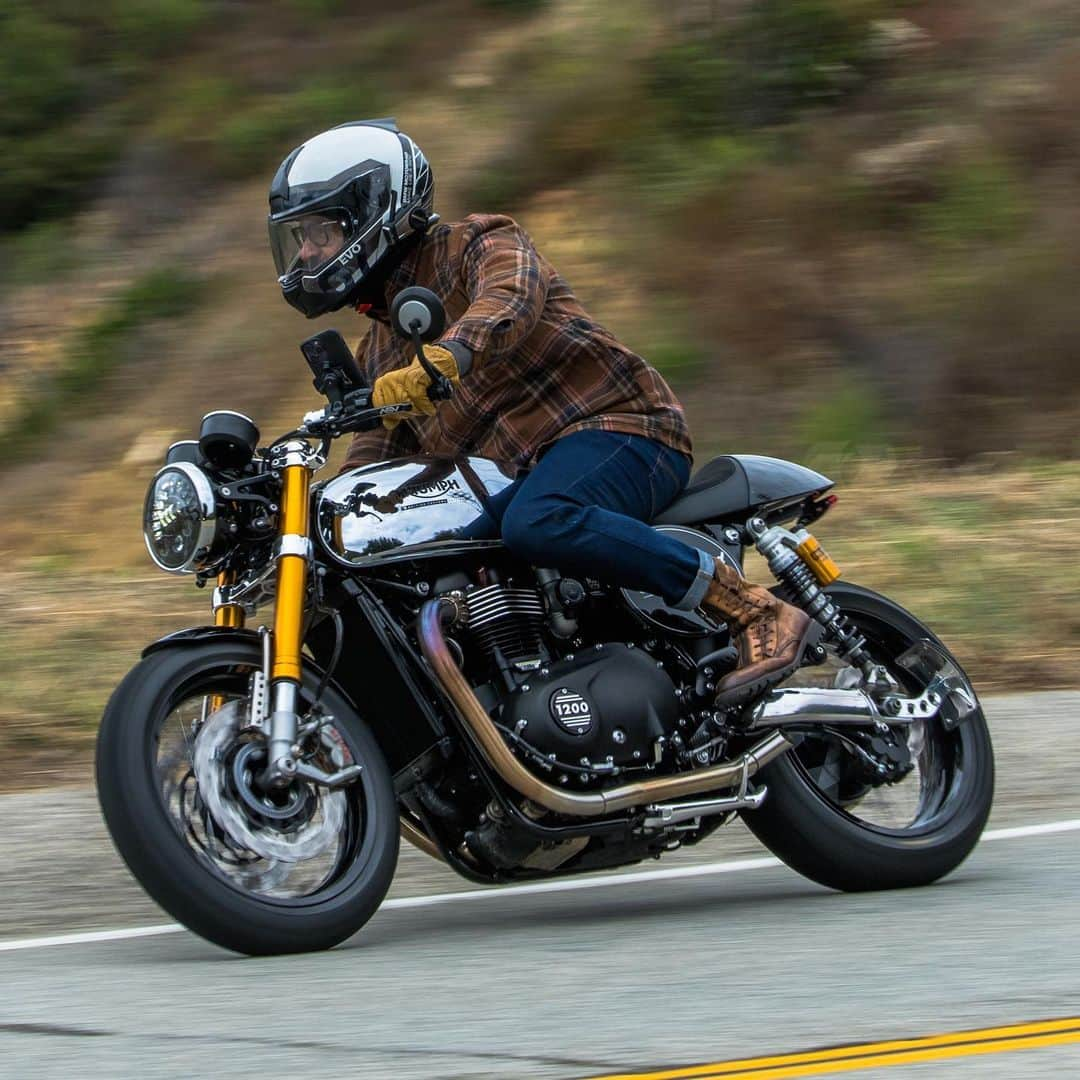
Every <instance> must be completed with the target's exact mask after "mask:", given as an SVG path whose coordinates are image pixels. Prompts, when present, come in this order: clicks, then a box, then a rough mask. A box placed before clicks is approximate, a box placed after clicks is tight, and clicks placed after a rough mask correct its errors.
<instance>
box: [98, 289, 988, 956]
mask: <svg viewBox="0 0 1080 1080" xmlns="http://www.w3.org/2000/svg"><path fill="white" fill-rule="evenodd" d="M391 320H392V323H393V325H394V327H395V330H396V331H397V332H399V333H401V334H403V335H404V336H406V337H407V338H409V339H411V341H412V343H413V346H414V348H415V349H416V352H417V355H418V356H419V357H420V358H421V362H422V363H423V364H424V366H425V370H426V371H427V372H428V374H429V376H430V377H431V380H432V382H431V391H430V392H431V395H432V397H433V399H435V400H439V399H441V398H444V397H446V396H448V395H449V393H450V392H451V387H450V384H449V383H448V382H447V381H446V380H445V379H444V378H443V377H442V376H441V375H440V374H439V372H438V371H437V370H436V369H435V368H434V367H433V366H432V365H430V363H429V362H428V361H427V359H426V357H424V351H423V344H424V342H425V341H427V342H430V341H433V340H435V339H436V338H437V337H438V336H439V334H440V333H441V332H442V330H443V328H444V321H445V314H444V312H443V310H442V307H441V304H440V302H439V300H438V298H437V297H436V296H435V295H434V294H433V293H430V292H429V291H427V290H424V289H420V288H411V289H406V290H404V291H403V292H402V293H401V294H399V295H398V297H397V298H396V299H395V302H394V305H393V307H392V310H391ZM301 349H302V351H303V353H304V356H305V358H306V359H307V361H308V363H309V365H310V367H311V369H312V372H313V376H314V385H315V387H316V389H317V390H318V391H319V392H320V393H321V394H323V395H324V396H325V398H326V400H327V404H326V405H325V406H324V407H322V408H320V409H318V410H315V411H313V412H310V413H308V414H307V416H306V417H305V418H304V421H303V423H302V424H301V425H300V426H299V427H298V428H297V429H296V430H295V431H292V432H289V433H288V434H286V435H284V436H282V437H281V438H279V439H276V440H274V441H273V442H272V443H270V444H269V445H268V446H266V447H263V448H259V432H258V429H257V428H256V426H255V424H254V423H253V422H252V421H251V420H250V419H249V418H248V417H246V416H243V415H241V414H238V413H233V412H224V411H222V412H214V413H210V414H209V415H207V416H206V417H205V418H204V419H203V422H202V426H201V430H200V437H199V439H198V440H197V441H196V440H188V441H184V442H180V443H176V444H174V445H173V446H172V447H170V448H169V451H168V454H167V456H166V460H165V464H164V465H163V467H162V468H161V469H160V470H159V471H158V472H157V474H156V475H155V477H154V478H153V480H152V482H151V485H150V488H149V491H148V494H147V498H146V503H145V510H144V533H145V539H146V545H147V549H148V551H149V554H150V556H151V557H152V559H153V561H154V562H155V563H156V564H157V565H158V566H159V567H160V568H161V569H163V570H166V571H169V572H172V573H180V574H193V575H194V577H195V582H196V584H197V585H200V586H201V585H205V584H207V583H209V582H213V583H214V586H215V587H214V589H213V602H212V610H213V625H207V626H200V627H194V628H190V629H185V630H180V631H179V632H177V633H173V634H170V635H168V636H167V637H164V638H162V639H161V640H159V641H155V642H154V643H153V644H151V645H149V646H148V647H147V648H146V649H145V650H144V651H143V654H142V659H141V660H140V662H139V663H138V664H136V666H135V667H134V668H133V669H132V670H131V671H130V672H129V673H128V674H127V676H126V677H125V678H124V679H123V681H122V682H121V683H120V684H119V686H118V687H117V689H116V690H115V691H114V693H113V695H112V697H111V699H110V701H109V702H108V705H107V707H106V709H105V713H104V717H103V719H102V723H101V728H100V732H99V736H98V743H97V758H96V770H97V784H98V792H99V798H100V801H101V807H102V811H103V813H104V817H105V821H106V823H107V825H108V828H109V830H110V832H111V834H112V837H113V840H114V842H115V844H116V847H117V848H118V850H119V852H120V854H121V856H122V857H123V858H124V860H125V861H126V863H127V865H128V867H129V868H130V869H131V871H132V873H133V874H134V875H135V877H136V878H137V879H138V881H139V882H140V883H141V884H142V886H143V887H144V888H145V889H146V891H147V892H148V893H149V894H150V896H151V897H153V899H155V900H156V901H157V902H158V903H159V904H160V905H161V906H162V907H163V908H164V909H165V910H166V911H168V912H169V913H170V914H171V915H172V916H174V917H175V918H176V919H177V920H179V921H180V922H181V923H183V924H184V925H185V926H187V927H189V928H190V929H191V930H193V931H195V932H196V933H198V934H200V935H202V936H203V937H204V938H207V939H209V940H210V941H212V942H216V943H217V944H218V945H221V946H224V947H225V948H227V949H231V950H235V951H237V952H240V953H247V954H272V953H290V952H300V951H309V950H317V949H325V948H329V947H331V946H333V945H335V944H337V943H339V942H341V941H343V940H344V939H346V938H348V937H349V936H351V935H352V934H354V933H355V932H356V931H357V930H359V929H360V927H362V926H363V925H364V923H365V922H367V920H368V919H369V918H370V917H371V916H372V914H373V913H374V912H375V911H376V910H377V908H378V907H379V904H380V902H381V901H382V899H383V897H384V895H385V893H386V891H387V889H388V887H389V885H390V882H391V878H392V877H393V874H394V870H395V866H396V863H397V858H398V846H399V838H400V837H404V838H405V839H406V840H407V841H409V842H410V843H412V844H413V845H415V846H416V847H417V848H419V849H420V850H421V851H422V852H424V853H426V854H427V855H429V856H431V857H432V858H434V859H438V860H441V861H443V862H444V863H445V864H446V865H447V866H449V867H451V868H452V869H453V870H455V871H456V872H457V873H459V874H461V875H462V876H463V877H465V878H467V879H468V880H470V881H472V882H479V883H484V884H491V885H495V884H502V883H507V882H523V881H531V880H534V879H538V878H547V877H552V876H554V875H564V874H579V873H585V872H588V871H592V870H598V869H601V868H612V867H616V866H623V865H629V864H633V863H637V862H639V861H641V860H643V859H646V858H660V857H661V856H663V855H664V854H666V853H667V852H670V851H673V850H675V849H677V848H680V847H683V846H691V845H695V844H700V843H701V842H702V841H704V840H705V839H706V838H707V837H709V836H711V835H712V834H713V833H714V832H715V831H716V830H717V829H719V828H720V827H721V826H723V825H724V824H725V823H727V822H729V821H731V820H732V819H733V818H734V817H735V816H736V815H738V816H740V817H741V818H742V820H744V821H745V822H746V824H747V825H748V826H749V828H750V829H751V831H752V832H753V833H754V834H755V835H756V836H757V837H758V838H759V839H760V840H761V842H762V843H763V844H764V845H765V846H766V847H767V848H769V849H770V850H771V851H772V852H773V853H775V854H776V855H777V856H779V858H780V859H782V860H783V861H784V862H785V863H787V864H788V865H789V866H791V867H792V868H794V869H795V870H796V871H798V872H799V873H801V874H803V875H805V876H807V877H809V878H811V879H813V880H814V881H817V882H820V883H822V884H824V885H826V886H829V887H831V888H834V889H838V890H866V889H886V888H899V887H905V886H914V885H923V884H927V883H929V882H932V881H934V880H936V879H937V878H940V877H941V876H942V875H944V874H947V873H948V872H949V871H951V870H952V869H953V868H955V867H956V866H957V865H958V864H959V863H960V862H961V861H962V860H963V859H964V858H965V857H966V856H967V855H968V853H969V852H970V851H971V849H972V848H973V847H974V845H975V843H976V842H977V840H978V838H979V835H980V833H981V831H982V829H983V826H984V824H985V822H986V819H987V816H988V814H989V811H990V805H991V800H992V795H993V771H994V767H993V754H992V748H991V743H990V738H989V733H988V730H987V726H986V722H985V719H984V717H983V713H982V710H981V709H980V707H979V703H978V699H977V697H976V695H975V691H974V689H973V688H972V685H971V683H970V681H969V680H968V678H967V677H966V676H965V674H964V673H963V671H962V669H961V668H960V666H959V664H958V663H957V662H956V660H955V659H954V658H953V657H952V655H951V654H950V653H949V652H948V650H947V649H946V648H945V646H944V645H943V644H942V643H941V642H940V641H939V640H938V639H937V638H936V637H935V636H934V634H933V633H932V632H931V631H930V630H929V629H928V628H927V627H926V626H925V625H923V623H921V622H920V621H919V620H918V619H917V618H916V617H915V616H914V615H911V614H910V613H908V612H907V611H905V610H904V609H903V608H901V607H900V606H899V605H897V604H896V603H894V602H893V601H891V600H889V599H888V598H886V597H884V596H881V595H879V594H877V593H875V592H872V591H870V590H869V589H865V588H861V587H859V586H857V585H853V584H848V583H845V582H843V581H840V580H838V578H839V570H838V569H837V567H836V565H835V563H834V562H833V561H832V560H831V559H830V558H829V556H828V555H827V554H826V552H825V550H824V548H822V546H821V545H820V544H819V542H818V541H817V540H816V538H815V537H814V536H813V534H812V533H811V532H809V531H808V530H809V527H810V526H811V525H813V524H814V523H815V522H816V521H818V520H819V519H820V518H821V517H822V515H824V514H825V513H826V512H827V511H828V510H829V508H830V506H831V505H832V504H833V503H834V502H835V495H833V494H832V493H831V489H832V488H833V486H834V485H833V482H832V481H831V480H829V479H828V478H827V477H825V476H823V475H821V474H820V473H817V472H814V471H812V470H811V469H808V468H805V467H803V466H800V465H797V464H794V463H791V462H787V461H782V460H779V459H775V458H768V457H758V456H750V455H740V454H732V455H724V456H721V457H718V458H716V459H714V460H713V461H710V462H709V463H708V464H706V465H705V466H704V467H703V468H701V469H700V470H699V471H698V472H697V473H696V475H695V476H694V477H692V479H691V481H690V484H689V486H688V487H687V488H686V489H685V491H684V492H683V493H682V494H681V495H680V496H679V497H678V498H677V499H676V500H675V502H674V503H673V504H672V505H670V506H669V507H668V508H667V509H666V510H665V511H664V512H663V513H662V514H661V515H660V516H659V517H658V518H657V519H656V521H655V522H653V523H651V524H652V526H653V527H654V528H656V529H658V530H661V531H663V532H667V533H670V534H671V535H673V536H675V537H678V538H679V539H681V540H683V541H685V542H686V543H688V544H691V545H692V546H694V547H696V548H699V549H701V550H704V551H706V552H707V553H708V554H709V555H710V556H712V557H714V558H716V559H720V560H723V561H724V562H726V563H727V564H728V565H730V566H732V567H734V568H735V569H737V570H739V572H740V573H741V572H742V569H743V560H744V556H745V554H746V553H747V551H749V550H750V549H756V551H757V552H759V553H760V555H761V556H763V558H764V560H765V562H766V563H767V565H768V567H769V570H770V571H771V573H772V574H773V575H774V577H775V579H776V586H775V590H776V591H777V592H778V594H779V595H782V597H783V598H784V599H785V600H787V601H788V602H789V603H794V604H798V605H799V606H800V607H802V608H803V609H804V610H806V611H807V612H808V613H809V614H810V615H811V616H812V618H813V619H814V620H815V622H816V624H817V626H818V627H819V629H820V633H819V634H816V635H813V637H816V638H817V640H816V641H812V643H811V644H810V645H809V646H808V647H807V648H806V649H805V651H804V654H803V656H802V662H801V666H800V667H799V668H798V670H797V672H796V673H795V674H794V675H793V676H792V677H790V678H789V679H787V680H786V681H785V682H784V683H783V684H781V685H779V686H777V687H774V688H772V689H770V690H768V691H766V692H764V693H763V694H761V695H759V697H758V698H757V699H756V700H752V701H750V702H749V703H748V704H743V705H741V706H739V707H737V708H731V709H720V708H717V706H716V704H715V688H716V685H717V683H718V682H719V681H720V679H722V678H723V676H724V675H725V673H726V672H728V671H730V670H732V669H733V668H734V667H735V665H736V663H737V656H736V650H735V649H734V647H733V646H732V643H731V632H730V630H729V628H728V627H727V626H726V625H725V624H724V623H723V622H720V621H718V620H717V619H715V618H713V617H712V616H710V615H709V614H708V613H707V612H704V611H696V612H686V611H678V610H675V609H673V608H671V607H669V606H668V605H666V604H665V603H664V602H663V600H662V599H660V598H659V597H657V596H653V595H650V594H648V593H643V592H640V591H634V590H631V589H625V588H620V587H618V586H615V585H613V584H611V583H610V582H605V581H602V580H597V579H592V578H585V577H575V576H572V575H569V574H567V573H564V572H562V571H561V570H560V569H559V568H558V567H534V566H528V565H524V564H522V563H521V562H520V561H518V560H516V559H515V558H514V557H513V556H512V555H511V554H510V553H509V552H508V551H507V550H506V549H505V548H504V547H503V546H502V544H501V542H500V540H499V538H498V535H497V529H493V528H492V522H491V519H490V518H489V517H488V515H487V514H486V511H485V506H486V505H487V503H488V500H489V499H490V498H491V497H492V496H493V495H495V494H496V493H498V492H499V491H500V490H502V489H503V488H505V487H506V486H507V485H508V484H510V483H511V482H512V479H513V477H512V476H511V475H510V474H509V473H508V472H507V471H506V470H505V469H504V468H502V467H501V466H500V465H498V464H497V463H495V462H493V461H489V460H485V459H482V458H478V457H461V458H458V459H455V460H436V459H431V458H424V457H414V458H404V459H398V460H392V461H385V462H381V463H378V464H373V465H367V466H363V467H360V468H354V469H351V470H348V471H346V472H344V473H343V474H341V475H339V476H336V477H334V478H332V479H329V480H326V481H323V482H320V483H313V477H314V475H315V473H316V472H317V471H318V470H319V469H320V468H321V467H322V466H324V465H325V464H326V461H327V456H328V452H329V449H330V446H331V445H332V443H333V440H335V439H337V438H339V437H340V436H342V435H344V434H347V433H350V432H355V431H362V430H367V429H370V428H373V427H375V426H376V425H378V424H380V423H381V422H382V419H383V417H384V416H385V415H386V414H388V413H392V412H395V411H399V410H404V409H407V408H408V406H404V405H391V406H384V407H381V408H374V407H372V405H371V391H370V389H369V388H367V387H365V386H364V377H363V374H362V372H361V371H360V369H359V367H358V365H357V363H356V361H355V359H354V358H353V356H352V354H351V352H350V351H349V349H348V347H347V346H346V345H345V342H344V341H343V340H342V338H341V337H340V335H338V334H337V333H336V332H335V331H324V332H322V333H320V334H317V335H315V336H314V337H312V338H310V339H308V341H306V342H304V343H303V345H302V346H301ZM271 603H272V604H273V618H272V622H271V623H270V625H260V626H258V627H256V628H252V627H251V626H250V625H249V622H250V621H252V617H253V616H254V615H255V614H256V612H258V611H259V610H260V609H262V608H264V607H266V606H267V605H269V604H271Z"/></svg>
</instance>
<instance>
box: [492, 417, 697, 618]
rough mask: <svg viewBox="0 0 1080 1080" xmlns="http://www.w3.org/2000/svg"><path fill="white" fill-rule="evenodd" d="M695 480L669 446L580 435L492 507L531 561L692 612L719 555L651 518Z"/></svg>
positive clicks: (511, 544)
mask: <svg viewBox="0 0 1080 1080" xmlns="http://www.w3.org/2000/svg"><path fill="white" fill-rule="evenodd" d="M689 478H690V460H689V458H687V456H686V455H685V454H681V453H679V452H678V451H677V450H673V449H671V447H669V446H665V445H664V444H663V443H659V442H656V441H655V440H653V439H647V438H644V437H643V436H641V435H621V434H618V433H615V432H610V431H594V430H586V431H577V432H574V434H572V435H566V436H564V437H563V438H561V439H558V440H557V441H556V442H554V443H553V444H552V446H551V448H550V449H549V450H548V451H547V452H546V453H545V454H544V455H543V456H542V457H541V458H540V461H539V462H538V463H537V464H536V466H535V467H534V468H533V469H532V471H531V472H529V473H527V474H526V475H525V476H521V477H519V478H518V479H517V480H515V481H514V483H513V484H511V485H510V486H509V487H508V488H505V489H504V490H502V491H500V492H499V494H498V495H496V496H495V497H494V498H493V499H492V500H491V502H490V504H489V506H488V512H489V513H490V514H491V516H492V518H493V519H494V522H493V524H497V525H498V526H499V527H500V528H501V531H502V538H503V543H504V544H506V546H507V548H509V550H510V551H511V552H513V554H515V555H517V556H518V558H521V559H524V560H526V561H527V562H529V563H531V564H532V565H533V566H546V567H556V568H558V569H559V570H563V571H565V572H566V573H568V574H578V575H581V576H588V577H595V578H600V579H601V580H603V581H607V582H610V583H612V584H614V585H620V586H623V587H625V588H629V589H643V590H645V591H646V592H651V593H655V594H656V595H658V596H661V597H663V598H664V600H665V601H666V602H667V603H669V604H671V605H673V606H674V607H677V608H681V609H683V610H687V611H688V610H690V609H692V608H695V607H697V606H698V604H700V603H701V601H702V599H703V598H704V596H705V590H706V589H707V588H708V584H709V581H710V579H711V578H712V572H713V561H712V559H711V558H710V557H709V556H708V555H707V554H706V553H705V552H703V551H699V550H698V549H697V548H693V547H690V546H689V545H688V544H683V543H681V542H680V541H678V540H675V539H673V538H672V537H670V536H666V535H665V534H663V533H659V532H657V531H656V530H655V529H653V528H651V527H650V526H649V525H648V524H646V523H647V522H649V521H651V520H652V519H653V518H654V517H655V516H656V515H657V514H659V513H660V512H661V511H662V510H663V509H664V508H665V507H666V506H667V505H668V504H669V503H670V502H672V500H674V498H675V496H676V495H678V494H679V492H680V491H682V489H683V488H684V487H686V482H687V480H688V479H689Z"/></svg>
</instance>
